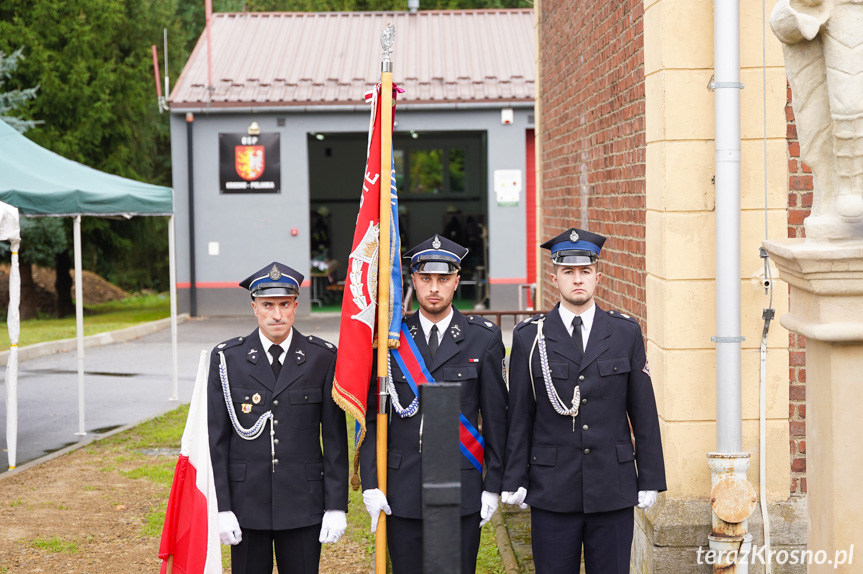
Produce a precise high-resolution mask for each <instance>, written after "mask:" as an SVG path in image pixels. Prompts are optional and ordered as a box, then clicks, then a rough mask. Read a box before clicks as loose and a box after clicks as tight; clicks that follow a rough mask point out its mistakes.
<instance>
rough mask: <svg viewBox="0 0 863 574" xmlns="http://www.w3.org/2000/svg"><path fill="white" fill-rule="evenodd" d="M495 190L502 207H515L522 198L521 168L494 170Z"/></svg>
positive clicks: (498, 202)
mask: <svg viewBox="0 0 863 574" xmlns="http://www.w3.org/2000/svg"><path fill="white" fill-rule="evenodd" d="M494 191H495V195H497V204H498V206H500V207H515V206H517V205H518V202H519V200H520V199H521V170H520V169H496V170H494Z"/></svg>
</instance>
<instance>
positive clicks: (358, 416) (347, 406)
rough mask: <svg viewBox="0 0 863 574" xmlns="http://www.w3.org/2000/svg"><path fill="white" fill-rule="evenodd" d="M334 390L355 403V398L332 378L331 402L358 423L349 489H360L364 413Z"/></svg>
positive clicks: (364, 426) (364, 432)
mask: <svg viewBox="0 0 863 574" xmlns="http://www.w3.org/2000/svg"><path fill="white" fill-rule="evenodd" d="M336 389H341V391H342V392H343V393H345V395H347V396H349V397H351V399H353V400H354V401H356V400H357V399H356V397H354V396H353V395H351V394H350V393H348V392H347V391H346V390H345V389H344V388H342V387H341V386H340V385H339V382H338V381H337V380H336V379H335V378H333V392H332V393H331V394H332V396H333V401H335V403H336V404H337V405H339V406H340V407H341V408H342V410H343V411H345V412H346V413H348V414H349V415H351V416H352V417H354V419H355V420H356V421H357V422H359V423H360V438H359V439H358V440H357V441H356V444H355V445H354V468H353V472H352V473H351V488H353V489H354V490H359V489H360V445H361V444H363V440H365V438H366V413H365V412H363V411H362V409H360V408H359V407H358V406H357V405H356V404H355V403H354V402H352V401H350V400H348V399H347V398H345V397H344V396H343V395H341V394H340V393H339V392H337V390H336Z"/></svg>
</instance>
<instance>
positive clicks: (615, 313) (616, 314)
mask: <svg viewBox="0 0 863 574" xmlns="http://www.w3.org/2000/svg"><path fill="white" fill-rule="evenodd" d="M608 314H609V315H610V316H611V317H617V318H618V319H626V320H628V321H631V322H632V323H636V324H638V321H637V320H636V319H635V318H634V317H631V316H629V315H627V314H626V313H621V312H620V311H614V310H612V311H609V312H608Z"/></svg>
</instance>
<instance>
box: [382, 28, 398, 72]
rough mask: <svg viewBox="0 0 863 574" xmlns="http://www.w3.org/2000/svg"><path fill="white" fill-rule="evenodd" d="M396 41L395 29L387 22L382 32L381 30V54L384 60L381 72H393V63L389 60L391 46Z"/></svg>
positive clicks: (391, 51)
mask: <svg viewBox="0 0 863 574" xmlns="http://www.w3.org/2000/svg"><path fill="white" fill-rule="evenodd" d="M395 41H396V27H395V26H393V24H392V22H389V23H388V24H387V26H386V28H384V29H383V30H381V53H382V54H383V57H384V60H383V62H382V63H381V71H382V72H392V71H393V63H392V61H391V60H390V56H391V55H392V53H393V44H394V43H395Z"/></svg>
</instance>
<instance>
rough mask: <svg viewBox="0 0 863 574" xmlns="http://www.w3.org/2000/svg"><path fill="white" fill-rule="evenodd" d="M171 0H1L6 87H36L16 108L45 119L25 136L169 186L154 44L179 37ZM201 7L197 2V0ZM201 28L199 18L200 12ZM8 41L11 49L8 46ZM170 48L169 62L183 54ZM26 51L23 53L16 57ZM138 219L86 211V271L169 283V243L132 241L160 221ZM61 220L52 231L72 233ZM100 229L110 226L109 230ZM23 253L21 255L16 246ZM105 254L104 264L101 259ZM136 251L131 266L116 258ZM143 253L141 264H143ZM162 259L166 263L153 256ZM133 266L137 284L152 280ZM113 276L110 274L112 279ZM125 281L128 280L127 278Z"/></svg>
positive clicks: (60, 266) (62, 266)
mask: <svg viewBox="0 0 863 574" xmlns="http://www.w3.org/2000/svg"><path fill="white" fill-rule="evenodd" d="M176 1H177V0H4V1H3V2H0V50H6V51H7V52H8V51H10V50H12V49H16V48H17V44H22V43H23V44H24V46H25V48H24V50H23V51H18V52H16V53H17V54H18V56H19V60H20V65H19V66H18V68H17V70H15V71H14V73H10V74H9V75H8V78H9V85H10V86H11V87H13V88H16V89H19V90H20V89H22V86H31V85H34V84H36V85H39V86H40V92H39V93H40V97H39V98H38V99H36V100H33V101H29V102H27V103H26V104H23V105H21V106H20V108H19V109H20V113H21V115H23V117H25V118H28V119H32V118H40V119H41V120H44V123H43V124H41V125H39V126H37V127H35V128H34V129H32V130H31V132H30V133H28V137H30V138H31V139H32V140H33V141H35V142H36V143H38V144H40V145H42V146H43V147H46V148H48V149H51V150H52V151H54V152H57V153H58V154H60V155H62V156H64V157H67V158H69V159H72V160H75V161H78V162H80V163H83V164H85V165H88V166H90V167H93V168H96V169H99V170H102V171H106V172H109V173H114V174H117V175H121V176H124V177H129V178H132V179H137V180H143V181H149V182H153V183H159V184H162V185H170V182H171V167H170V128H169V124H168V114H160V113H159V109H158V106H157V104H156V90H155V86H154V84H153V69H152V67H153V60H152V56H151V52H150V46H151V45H152V44H157V45H161V40H162V29H163V27H167V28H168V29H169V36H170V37H179V36H180V20H179V19H178V18H177V17H176V14H175V10H176ZM201 5H203V2H201ZM201 20H202V23H201V26H203V17H202V18H201ZM12 38H14V39H15V42H16V46H10V45H9V44H10V41H11V40H10V39H12ZM173 52H174V53H172V54H171V60H172V68H173V69H175V70H177V69H179V68H180V63H181V62H182V61H184V60H185V57H186V56H185V54H184V50H174V51H173ZM22 55H26V59H21V58H20V56H22ZM152 219H162V218H135V219H132V220H129V221H123V222H107V221H104V220H102V221H100V220H98V219H96V218H84V220H83V222H82V240H83V244H84V245H85V246H87V247H88V248H89V249H90V251H89V255H90V257H88V258H86V259H85V261H86V262H87V268H90V269H91V270H94V271H96V269H94V268H93V267H98V268H100V269H102V270H104V269H105V268H108V269H115V268H116V269H122V268H132V269H147V270H149V271H153V272H154V273H158V274H159V276H158V277H156V280H155V281H156V283H158V284H160V285H162V286H167V283H168V280H167V279H168V273H167V256H166V255H167V245H166V244H167V241H166V240H162V239H161V237H163V236H164V235H165V234H164V233H161V235H160V236H159V237H157V238H156V241H155V242H154V241H143V242H137V243H136V244H134V245H133V243H132V238H134V237H139V238H140V237H143V236H145V235H146V234H147V233H149V232H153V230H154V228H158V227H159V226H160V225H161V229H162V230H164V229H165V226H166V225H167V223H166V222H165V221H164V220H162V221H161V222H153V221H148V220H152ZM70 228H71V226H70V225H69V224H68V222H67V223H66V225H64V226H63V227H62V229H60V228H58V229H57V231H58V232H59V233H63V234H64V237H66V238H67V243H66V245H67V246H68V245H69V244H70V243H71V242H70V241H68V238H69V237H70V231H71V229H70ZM105 229H111V232H110V233H106V232H105ZM22 256H23V252H22ZM102 257H107V258H108V260H107V261H102V260H101V258H102ZM113 257H117V258H119V259H121V260H125V259H128V258H132V259H133V261H134V258H135V257H137V258H138V259H137V263H126V262H125V261H118V260H113V259H112V258H113ZM70 260H71V258H70V254H69V252H68V247H67V251H66V252H65V253H63V254H62V255H60V256H59V257H58V258H57V262H56V267H57V271H58V275H57V277H58V279H59V280H65V277H66V275H68V271H69V262H70ZM142 260H143V263H142ZM161 260H164V261H165V263H164V265H153V264H151V263H152V261H161ZM140 275H141V274H140V273H139V275H138V277H137V278H136V279H134V280H133V283H134V284H135V285H141V287H152V285H153V282H149V281H143V280H142V279H141V277H140ZM117 276H118V274H117V273H114V277H115V278H116V277H117ZM123 286H128V282H127V284H126V285H123ZM67 292H68V289H58V295H59V296H60V297H61V298H63V297H65V298H66V300H61V301H60V302H59V305H58V307H59V308H60V309H61V310H63V309H66V310H68V309H69V304H70V303H71V296H70V295H68V294H67Z"/></svg>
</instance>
